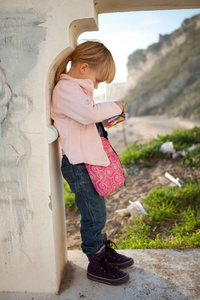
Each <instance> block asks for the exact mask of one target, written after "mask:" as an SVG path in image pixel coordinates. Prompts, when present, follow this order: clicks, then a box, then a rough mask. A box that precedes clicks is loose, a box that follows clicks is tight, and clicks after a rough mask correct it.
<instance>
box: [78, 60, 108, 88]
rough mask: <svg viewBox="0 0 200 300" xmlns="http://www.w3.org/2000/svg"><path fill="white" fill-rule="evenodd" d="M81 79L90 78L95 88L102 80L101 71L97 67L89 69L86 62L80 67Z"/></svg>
mask: <svg viewBox="0 0 200 300" xmlns="http://www.w3.org/2000/svg"><path fill="white" fill-rule="evenodd" d="M80 71H81V74H82V78H83V79H91V80H92V81H93V83H94V88H95V89H97V88H98V85H99V83H100V82H103V80H102V75H101V71H100V70H99V69H91V68H90V66H89V65H88V64H86V63H83V64H82V65H81V67H80Z"/></svg>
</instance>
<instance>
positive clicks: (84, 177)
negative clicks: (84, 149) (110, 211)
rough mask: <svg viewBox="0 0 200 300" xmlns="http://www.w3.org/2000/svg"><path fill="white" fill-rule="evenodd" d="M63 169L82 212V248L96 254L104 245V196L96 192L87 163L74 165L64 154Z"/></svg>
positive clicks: (87, 252)
mask: <svg viewBox="0 0 200 300" xmlns="http://www.w3.org/2000/svg"><path fill="white" fill-rule="evenodd" d="M61 171H62V174H63V177H64V178H65V180H66V181H67V182H68V184H69V186H70V188H71V191H72V192H73V193H75V203H76V205H77V207H78V209H79V211H80V214H81V230H80V231H81V238H82V244H81V248H82V250H83V252H84V253H85V254H95V253H97V252H98V251H99V250H100V249H101V248H102V247H103V246H104V243H103V238H102V234H101V232H102V230H103V228H104V226H105V224H106V206H105V200H104V197H101V196H99V194H98V193H97V192H96V190H95V188H94V186H93V184H92V182H91V180H90V177H89V174H88V171H87V169H86V167H85V164H84V163H82V164H76V165H72V164H71V163H70V162H69V160H68V158H67V157H66V155H63V158H62V166H61Z"/></svg>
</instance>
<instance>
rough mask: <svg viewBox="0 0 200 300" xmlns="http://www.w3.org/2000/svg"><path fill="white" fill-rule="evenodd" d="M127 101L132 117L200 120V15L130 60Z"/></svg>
mask: <svg viewBox="0 0 200 300" xmlns="http://www.w3.org/2000/svg"><path fill="white" fill-rule="evenodd" d="M127 68H128V79H127V83H126V93H125V96H124V97H123V99H122V100H123V101H124V102H125V103H126V111H127V112H128V113H129V116H144V115H163V114H164V115H167V116H170V117H172V116H174V117H176V116H180V117H183V118H188V119H193V120H199V119H200V15H197V16H194V17H192V18H191V19H186V20H184V21H183V23H182V25H181V27H180V28H179V29H177V30H176V31H174V32H173V33H171V34H169V35H164V36H162V35H160V39H159V42H158V43H155V44H152V45H150V46H149V47H148V48H147V49H145V50H142V49H140V50H137V51H135V52H133V53H132V54H131V55H130V56H129V57H128V63H127Z"/></svg>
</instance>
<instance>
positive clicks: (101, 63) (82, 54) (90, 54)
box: [56, 41, 116, 83]
mask: <svg viewBox="0 0 200 300" xmlns="http://www.w3.org/2000/svg"><path fill="white" fill-rule="evenodd" d="M70 60H71V61H72V65H73V64H76V63H88V65H89V66H90V68H91V69H99V68H100V70H101V74H102V79H103V81H106V83H110V82H112V81H113V79H114V77H115V72H116V68H115V62H114V59H113V57H112V54H111V53H110V51H109V50H108V49H107V48H106V47H105V46H104V44H102V43H100V42H97V41H86V42H84V43H82V44H79V45H78V46H77V47H76V48H75V50H74V51H73V52H72V53H71V54H70V56H68V57H67V58H66V59H65V60H64V61H63V62H62V63H61V64H60V66H59V67H58V70H57V72H56V83H57V82H58V80H59V78H60V75H61V74H62V73H64V74H66V68H67V64H68V62H69V61H70Z"/></svg>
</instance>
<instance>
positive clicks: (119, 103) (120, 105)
mask: <svg viewBox="0 0 200 300" xmlns="http://www.w3.org/2000/svg"><path fill="white" fill-rule="evenodd" d="M114 103H115V104H117V105H118V106H119V107H120V108H121V111H123V103H122V102H121V101H115V102H114Z"/></svg>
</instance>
